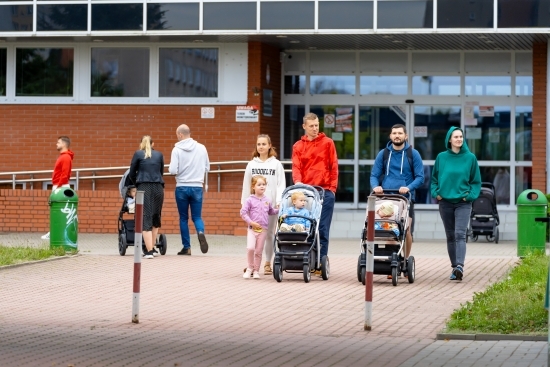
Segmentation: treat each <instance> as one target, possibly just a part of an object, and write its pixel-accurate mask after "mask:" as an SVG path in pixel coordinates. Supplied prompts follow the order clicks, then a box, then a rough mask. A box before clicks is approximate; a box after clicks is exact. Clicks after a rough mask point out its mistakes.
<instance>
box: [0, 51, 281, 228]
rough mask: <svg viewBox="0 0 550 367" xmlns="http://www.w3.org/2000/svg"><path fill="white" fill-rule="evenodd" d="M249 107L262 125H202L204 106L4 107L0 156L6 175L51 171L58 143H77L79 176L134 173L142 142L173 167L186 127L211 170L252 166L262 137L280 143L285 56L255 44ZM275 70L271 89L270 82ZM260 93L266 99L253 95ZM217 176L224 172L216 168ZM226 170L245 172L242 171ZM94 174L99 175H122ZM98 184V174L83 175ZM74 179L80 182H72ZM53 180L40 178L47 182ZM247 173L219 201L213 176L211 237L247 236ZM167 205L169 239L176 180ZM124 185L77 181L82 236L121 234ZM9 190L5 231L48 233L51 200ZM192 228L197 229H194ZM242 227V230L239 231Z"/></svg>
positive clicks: (225, 117)
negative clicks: (267, 111)
mask: <svg viewBox="0 0 550 367" xmlns="http://www.w3.org/2000/svg"><path fill="white" fill-rule="evenodd" d="M248 48H249V50H248V51H249V55H248V85H249V88H248V102H247V105H257V106H259V107H260V119H259V120H260V121H259V122H258V123H237V122H235V110H236V107H235V106H214V107H215V119H201V116H200V114H201V107H202V106H189V105H23V104H18V105H1V106H0V128H1V129H2V131H3V132H4V133H3V136H2V138H0V141H1V142H2V145H3V146H4V148H5V149H4V154H2V155H1V156H0V167H2V169H1V171H3V172H9V171H27V170H29V171H31V170H33V171H36V170H50V169H52V168H53V165H54V162H55V160H56V158H57V155H58V153H57V151H56V150H55V143H56V141H57V137H58V136H59V135H68V136H69V137H70V138H71V141H72V145H71V149H72V150H73V151H74V152H75V158H74V162H73V168H97V167H117V166H128V165H129V164H130V160H131V158H132V154H133V153H134V151H135V150H136V149H138V146H139V142H140V140H141V137H142V136H143V135H146V134H148V135H151V136H152V137H153V140H154V142H155V148H156V149H157V150H159V151H161V152H162V153H163V154H164V157H165V163H169V162H170V153H171V151H172V147H173V146H174V143H175V142H176V141H177V140H176V133H175V132H176V128H177V126H178V125H180V124H182V123H186V124H187V125H189V127H190V128H191V135H192V137H193V138H194V139H196V140H197V141H199V142H201V143H203V144H204V145H205V146H206V148H207V150H208V154H209V157H210V161H211V162H219V161H236V160H244V161H247V160H249V159H250V158H251V153H252V151H253V149H254V146H255V142H256V136H257V135H258V134H260V132H261V133H267V134H269V135H270V136H271V138H272V142H273V145H274V146H275V147H279V141H280V138H279V137H280V100H281V75H280V74H281V72H280V71H281V64H280V62H279V50H278V49H277V48H274V47H272V46H267V45H264V44H261V43H259V42H251V43H250V44H249V47H248ZM268 64H269V70H270V71H269V74H270V75H269V83H268V81H267V78H266V70H267V65H268ZM254 87H256V88H257V89H258V90H259V91H260V93H259V95H255V94H256V93H254ZM264 89H271V90H272V92H273V103H272V105H273V113H272V116H271V117H267V116H263V111H262V110H263V102H262V96H263V90H264ZM211 168H212V170H216V169H217V168H218V167H217V166H216V165H213V166H212V167H211ZM225 168H244V166H243V165H235V166H231V167H229V166H225ZM122 173H123V171H122V170H121V171H119V172H108V171H103V172H100V171H98V172H96V175H109V174H122ZM82 175H84V176H92V172H89V173H85V174H82ZM73 176H74V175H73ZM48 177H50V175H36V176H35V178H48ZM242 177H243V174H242V173H231V174H223V175H222V176H221V187H220V190H221V192H220V193H218V192H217V191H218V185H217V183H218V176H217V174H214V173H213V174H210V175H209V180H208V181H209V192H208V193H207V194H206V196H205V203H204V209H203V213H204V214H203V217H204V220H205V222H206V231H207V232H208V233H217V234H231V235H232V234H244V233H245V229H244V226H243V223H244V222H242V220H241V219H240V217H239V209H240V192H241V189H242ZM165 181H166V191H165V205H164V209H163V226H162V228H163V231H164V232H165V233H179V222H178V221H179V217H178V214H177V210H176V206H175V201H174V192H173V190H174V188H175V181H174V178H172V177H170V176H166V177H165ZM118 182H119V179H109V180H96V181H95V190H97V191H91V190H92V181H91V180H81V181H79V190H78V194H79V196H80V205H79V211H78V215H79V223H80V227H79V230H80V232H105V233H110V232H113V233H116V228H117V221H116V218H117V217H118V210H119V209H120V205H121V199H120V196H119V194H118ZM41 187H42V185H41V183H36V184H35V185H34V188H35V189H38V190H15V191H13V190H9V189H11V185H9V184H6V185H2V186H1V188H3V189H6V190H2V191H1V195H0V220H2V222H3V223H4V226H3V229H2V230H3V231H10V232H27V231H33V232H34V231H36V232H44V231H47V230H48V227H49V208H48V206H47V196H48V195H49V192H47V191H42V190H40V189H41ZM191 227H193V226H191ZM241 227H242V228H241Z"/></svg>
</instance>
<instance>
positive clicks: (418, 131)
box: [414, 126, 428, 138]
mask: <svg viewBox="0 0 550 367" xmlns="http://www.w3.org/2000/svg"><path fill="white" fill-rule="evenodd" d="M414 137H415V138H427V137H428V127H427V126H415V127H414Z"/></svg>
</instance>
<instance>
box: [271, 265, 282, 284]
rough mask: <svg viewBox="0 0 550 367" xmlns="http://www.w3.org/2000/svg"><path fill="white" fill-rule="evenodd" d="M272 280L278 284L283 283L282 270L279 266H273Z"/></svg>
mask: <svg viewBox="0 0 550 367" xmlns="http://www.w3.org/2000/svg"><path fill="white" fill-rule="evenodd" d="M273 278H275V280H276V281H277V282H279V283H280V282H282V281H283V268H282V266H281V264H275V265H273Z"/></svg>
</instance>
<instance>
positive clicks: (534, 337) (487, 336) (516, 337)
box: [435, 333, 549, 342]
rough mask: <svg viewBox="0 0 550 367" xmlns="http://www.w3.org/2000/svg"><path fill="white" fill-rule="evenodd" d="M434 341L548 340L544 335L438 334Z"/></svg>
mask: <svg viewBox="0 0 550 367" xmlns="http://www.w3.org/2000/svg"><path fill="white" fill-rule="evenodd" d="M435 339H436V340H476V341H490V340H518V341H529V342H542V341H544V342H547V341H548V339H549V338H548V336H546V335H517V334H446V333H438V334H437V335H436V337H435Z"/></svg>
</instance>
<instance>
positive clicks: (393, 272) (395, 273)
mask: <svg viewBox="0 0 550 367" xmlns="http://www.w3.org/2000/svg"><path fill="white" fill-rule="evenodd" d="M398 276H399V272H398V271H397V266H394V267H393V268H391V284H393V286H394V287H395V286H396V285H397V277H398Z"/></svg>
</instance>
